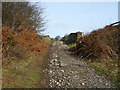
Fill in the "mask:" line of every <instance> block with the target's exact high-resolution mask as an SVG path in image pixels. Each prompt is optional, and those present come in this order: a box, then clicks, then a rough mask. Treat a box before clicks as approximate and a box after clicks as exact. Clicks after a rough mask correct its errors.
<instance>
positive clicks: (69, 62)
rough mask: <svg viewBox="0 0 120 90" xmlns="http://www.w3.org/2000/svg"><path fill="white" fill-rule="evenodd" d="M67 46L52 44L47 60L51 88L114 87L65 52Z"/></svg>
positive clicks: (60, 43)
mask: <svg viewBox="0 0 120 90" xmlns="http://www.w3.org/2000/svg"><path fill="white" fill-rule="evenodd" d="M67 50H68V46H66V45H64V44H63V43H62V42H60V41H58V42H54V43H53V46H52V48H51V53H50V58H49V63H48V64H49V69H46V70H44V72H47V73H48V76H49V79H50V80H49V85H48V87H51V88H59V87H61V88H113V87H114V85H113V84H111V82H110V81H109V80H108V79H106V78H105V76H103V75H100V74H98V73H97V72H96V71H95V70H94V69H93V68H91V67H89V66H88V65H87V64H86V63H85V62H84V61H83V60H80V59H76V58H74V57H73V56H71V55H70V52H68V51H67Z"/></svg>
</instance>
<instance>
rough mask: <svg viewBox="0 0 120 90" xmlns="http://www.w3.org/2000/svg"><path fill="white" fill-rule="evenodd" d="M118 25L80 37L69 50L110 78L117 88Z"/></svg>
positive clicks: (119, 81)
mask: <svg viewBox="0 0 120 90" xmlns="http://www.w3.org/2000/svg"><path fill="white" fill-rule="evenodd" d="M119 30H120V25H115V26H106V27H104V28H103V29H98V30H95V31H92V32H91V33H90V34H88V35H85V36H83V37H81V38H80V39H79V40H78V41H77V43H76V47H73V48H72V49H71V50H73V51H74V52H75V54H76V55H77V56H79V57H80V58H81V59H84V60H85V61H86V62H87V63H88V64H89V65H90V66H92V67H93V68H95V69H96V70H97V71H99V72H102V73H104V74H105V75H107V77H109V78H111V80H112V81H113V82H115V83H116V84H117V85H118V86H119V85H120V76H119V41H118V39H119V35H120V34H119Z"/></svg>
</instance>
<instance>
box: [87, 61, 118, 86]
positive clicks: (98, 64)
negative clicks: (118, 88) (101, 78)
mask: <svg viewBox="0 0 120 90" xmlns="http://www.w3.org/2000/svg"><path fill="white" fill-rule="evenodd" d="M87 63H88V64H89V65H90V66H91V67H93V68H94V69H95V70H96V71H98V72H100V73H103V74H105V75H106V76H107V77H109V78H110V79H111V80H112V81H113V82H114V83H115V84H116V85H118V83H119V81H120V79H119V78H118V69H119V67H118V66H116V65H117V62H116V61H114V60H106V61H94V62H88V61H87Z"/></svg>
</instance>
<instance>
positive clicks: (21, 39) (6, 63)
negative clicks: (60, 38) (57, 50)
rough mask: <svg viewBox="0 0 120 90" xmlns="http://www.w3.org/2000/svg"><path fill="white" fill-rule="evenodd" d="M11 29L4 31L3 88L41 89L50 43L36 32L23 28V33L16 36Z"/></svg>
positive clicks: (4, 29)
mask: <svg viewBox="0 0 120 90" xmlns="http://www.w3.org/2000/svg"><path fill="white" fill-rule="evenodd" d="M11 29H12V28H9V27H3V29H2V31H3V32H2V33H3V61H2V63H3V88H21V87H23V88H30V87H31V88H35V87H36V88H37V87H41V85H42V84H40V83H41V81H42V77H43V73H42V69H44V68H45V67H44V63H45V61H44V58H45V57H46V56H45V55H46V54H47V51H48V49H49V45H50V41H47V40H46V41H45V40H42V39H41V37H42V36H40V35H38V34H36V32H35V31H34V30H26V29H24V28H21V30H22V31H21V33H19V34H14V33H12V32H11V31H12V30H11Z"/></svg>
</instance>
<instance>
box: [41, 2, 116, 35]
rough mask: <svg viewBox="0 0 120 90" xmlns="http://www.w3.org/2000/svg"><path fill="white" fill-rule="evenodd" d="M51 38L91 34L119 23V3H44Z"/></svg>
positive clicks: (47, 30)
mask: <svg viewBox="0 0 120 90" xmlns="http://www.w3.org/2000/svg"><path fill="white" fill-rule="evenodd" d="M42 6H43V7H45V8H46V10H45V15H46V20H48V22H47V24H46V25H47V29H46V31H45V32H44V34H48V35H50V36H51V37H55V36H57V35H60V36H64V35H65V34H69V33H71V32H76V31H82V32H84V33H87V32H90V31H92V30H94V29H98V28H103V27H104V26H106V25H108V24H110V23H114V22H116V21H118V3H117V2H45V3H44V2H42Z"/></svg>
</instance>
